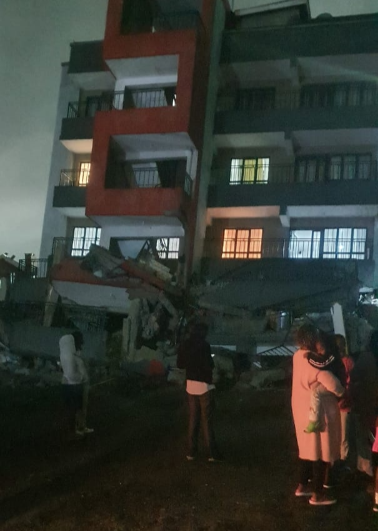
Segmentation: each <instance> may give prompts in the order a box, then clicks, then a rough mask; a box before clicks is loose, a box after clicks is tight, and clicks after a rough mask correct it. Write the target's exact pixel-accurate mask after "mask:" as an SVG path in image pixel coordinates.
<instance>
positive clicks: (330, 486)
mask: <svg viewBox="0 0 378 531" xmlns="http://www.w3.org/2000/svg"><path fill="white" fill-rule="evenodd" d="M323 488H325V489H327V490H328V489H334V488H335V485H334V484H333V483H324V485H323Z"/></svg>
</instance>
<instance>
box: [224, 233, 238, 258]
mask: <svg viewBox="0 0 378 531" xmlns="http://www.w3.org/2000/svg"><path fill="white" fill-rule="evenodd" d="M235 238H236V230H235V229H226V230H225V231H224V234H223V249H222V258H235Z"/></svg>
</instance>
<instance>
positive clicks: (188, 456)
mask: <svg viewBox="0 0 378 531" xmlns="http://www.w3.org/2000/svg"><path fill="white" fill-rule="evenodd" d="M186 460H187V461H194V460H195V457H194V455H187V456H186Z"/></svg>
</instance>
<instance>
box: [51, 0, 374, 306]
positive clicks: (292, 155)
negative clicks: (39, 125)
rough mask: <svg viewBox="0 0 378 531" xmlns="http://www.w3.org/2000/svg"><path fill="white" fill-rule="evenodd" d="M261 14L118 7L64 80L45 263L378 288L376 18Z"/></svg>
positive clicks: (160, 4)
mask: <svg viewBox="0 0 378 531" xmlns="http://www.w3.org/2000/svg"><path fill="white" fill-rule="evenodd" d="M260 4H264V9H261V8H254V9H247V10H244V11H243V12H241V13H233V12H232V9H231V8H232V4H231V5H230V4H228V3H227V2H223V1H221V0H180V1H177V2H175V3H173V2H171V1H168V0H156V1H155V2H151V1H149V0H143V1H142V0H124V1H123V2H122V1H119V0H109V5H108V14H107V22H106V31H105V36H104V40H103V41H99V42H86V43H74V44H72V45H71V56H70V60H69V63H68V64H66V65H63V73H62V83H61V93H60V99H59V107H58V119H57V130H56V139H55V140H56V141H55V144H54V151H53V157H52V165H51V175H50V181H49V191H48V197H47V204H46V213H45V222H44V228H43V238H42V248H41V256H47V255H49V254H51V252H53V253H55V254H57V255H62V253H63V254H66V255H67V254H68V255H71V256H73V257H82V256H84V255H85V254H86V253H87V252H88V249H89V247H90V245H91V244H92V243H97V244H99V245H101V246H103V247H105V248H107V249H110V251H111V252H112V253H114V254H116V255H117V256H123V257H125V258H129V257H130V258H135V257H136V256H138V254H139V252H140V251H141V249H142V248H144V246H145V245H148V246H149V247H152V248H153V250H154V252H155V253H157V254H158V256H159V257H160V258H161V259H162V260H165V261H166V262H167V263H170V264H171V266H172V267H174V262H175V261H178V260H179V258H180V257H181V259H182V261H183V262H185V271H186V276H185V279H186V280H185V279H184V282H185V281H187V280H188V279H189V278H190V275H191V274H192V273H193V271H197V272H199V273H201V275H202V277H201V278H202V279H203V280H210V281H211V282H214V281H215V280H216V279H218V278H224V276H225V275H226V277H227V275H228V276H230V275H231V276H232V275H234V272H235V271H240V270H241V269H242V270H243V272H246V271H247V272H248V279H249V281H251V282H252V281H255V280H256V281H259V280H266V279H271V280H274V279H277V278H280V279H281V282H283V283H284V284H287V282H286V279H288V278H290V279H291V280H294V281H295V280H298V278H300V279H302V280H303V279H305V281H307V283H308V284H313V282H312V281H313V279H318V284H319V286H320V285H322V283H323V284H324V282H326V281H327V282H328V284H329V285H331V286H332V284H333V283H334V280H335V279H340V274H341V273H340V271H342V278H343V279H345V278H347V277H348V275H349V276H351V275H354V276H356V278H357V280H358V281H359V282H360V283H361V284H364V285H366V286H370V287H377V284H378V277H377V272H376V267H375V263H376V257H377V253H378V221H377V219H378V218H377V216H378V178H377V176H378V173H377V154H378V153H377V147H378V86H377V83H376V79H377V73H378V72H377V70H378V61H377V58H378V43H377V40H376V38H375V35H376V34H377V30H378V16H376V15H367V16H358V17H342V18H332V17H330V16H320V17H318V18H316V19H315V20H312V19H311V14H310V11H309V6H308V3H307V2H306V1H298V0H293V1H286V2H283V4H285V5H282V6H280V9H275V8H274V4H277V3H270V4H269V3H267V2H265V3H263V2H260ZM280 275H281V277H282V278H281V277H280ZM234 279H235V280H236V281H237V280H238V279H237V278H236V277H235V275H234ZM243 282H245V279H244V280H243ZM315 283H316V282H315ZM251 285H252V284H251ZM241 286H242V287H241V288H240V290H239V292H237V293H236V294H235V300H232V304H234V305H239V306H240V305H241V306H243V307H247V308H248V307H250V306H249V305H248V297H251V295H248V294H247V295H248V297H247V299H246V301H245V302H243V303H240V304H238V297H241V299H240V300H244V299H243V296H244V297H245V296H246V294H245V284H243V283H242V284H241ZM251 289H252V288H251ZM319 290H320V288H319ZM319 290H318V292H319ZM252 291H253V290H252ZM273 291H276V288H274V289H273ZM241 292H243V294H242V295H241ZM258 293H259V292H258V291H256V292H255V295H256V297H257V295H258ZM301 293H302V294H303V290H302V291H301V290H299V291H298V293H297V294H296V295H295V296H297V297H299V298H300V296H301ZM220 300H221V299H220ZM286 300H287V298H286V299H285V296H281V302H282V303H284V302H285V301H286ZM265 302H266V304H265V303H264V304H263V303H261V301H260V303H259V304H260V305H261V306H269V304H273V305H277V304H279V302H280V301H279V297H278V298H277V297H270V298H269V297H268V298H267V300H266V301H265Z"/></svg>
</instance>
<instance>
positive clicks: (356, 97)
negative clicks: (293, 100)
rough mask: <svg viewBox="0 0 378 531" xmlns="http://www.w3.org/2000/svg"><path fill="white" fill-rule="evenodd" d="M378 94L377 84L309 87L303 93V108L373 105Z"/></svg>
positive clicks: (340, 84) (304, 88)
mask: <svg viewBox="0 0 378 531" xmlns="http://www.w3.org/2000/svg"><path fill="white" fill-rule="evenodd" d="M376 94H377V87H376V85H375V83H338V84H323V85H307V86H305V87H303V88H302V91H301V107H304V108H310V109H314V108H319V107H334V108H336V107H338V108H342V107H357V106H360V105H373V104H374V102H375V99H376Z"/></svg>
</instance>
